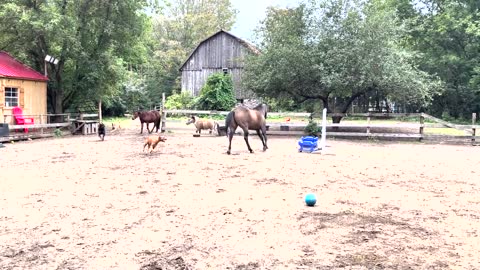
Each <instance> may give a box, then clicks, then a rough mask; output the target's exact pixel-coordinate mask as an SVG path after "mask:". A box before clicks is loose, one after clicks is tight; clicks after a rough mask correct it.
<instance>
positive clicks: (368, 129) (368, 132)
mask: <svg viewBox="0 0 480 270" xmlns="http://www.w3.org/2000/svg"><path fill="white" fill-rule="evenodd" d="M367 135H370V113H368V116H367Z"/></svg>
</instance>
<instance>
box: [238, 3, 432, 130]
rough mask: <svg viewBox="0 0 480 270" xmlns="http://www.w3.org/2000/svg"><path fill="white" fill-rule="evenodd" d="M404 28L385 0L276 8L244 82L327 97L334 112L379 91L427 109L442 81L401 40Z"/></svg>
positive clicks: (304, 96)
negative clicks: (423, 67) (421, 67)
mask: <svg viewBox="0 0 480 270" xmlns="http://www.w3.org/2000/svg"><path fill="white" fill-rule="evenodd" d="M403 30H404V29H403V28H402V27H401V24H400V23H399V21H398V19H397V17H396V15H395V11H394V10H393V9H391V8H390V9H389V8H388V5H385V1H382V0H371V1H368V2H366V3H363V2H361V1H334V0H325V1H319V2H317V1H309V2H308V3H307V4H302V5H300V6H299V7H297V8H292V9H276V8H270V9H269V11H268V16H267V18H266V20H265V21H264V22H263V23H262V25H261V27H260V28H259V30H258V32H259V35H258V36H259V38H260V39H261V42H260V45H259V46H260V48H261V50H262V54H261V55H260V56H258V57H249V58H247V67H246V70H245V84H246V86H247V87H248V88H250V89H252V90H253V91H255V92H256V93H258V94H259V95H260V96H270V97H278V98H285V97H286V96H287V97H290V98H293V99H295V100H296V101H297V102H304V101H307V100H320V101H321V102H322V104H323V107H324V108H327V110H328V112H329V113H332V112H339V113H346V112H347V110H348V109H349V107H350V106H351V104H352V102H353V101H354V100H355V99H357V98H358V97H361V96H365V95H369V94H372V93H380V94H381V95H383V96H385V97H386V98H388V99H389V100H391V101H399V102H402V103H407V104H410V105H412V106H415V107H417V108H421V107H423V106H425V105H427V104H428V103H429V101H430V100H431V98H432V95H433V94H434V93H436V92H438V91H440V89H441V88H440V86H439V85H440V84H439V82H438V81H437V80H435V79H433V78H432V77H431V76H430V75H429V74H427V73H426V72H423V71H421V70H419V69H418V68H417V67H416V65H415V63H414V56H415V53H414V52H413V51H410V50H406V49H404V48H403V47H402V46H401V42H402V37H403V35H402V31H403ZM333 120H334V122H339V121H340V120H341V117H334V119H333Z"/></svg>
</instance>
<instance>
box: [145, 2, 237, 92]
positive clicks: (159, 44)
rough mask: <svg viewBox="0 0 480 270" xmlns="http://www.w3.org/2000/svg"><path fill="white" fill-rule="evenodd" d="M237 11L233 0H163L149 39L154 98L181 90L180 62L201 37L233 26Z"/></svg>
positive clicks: (149, 80) (149, 78) (149, 73)
mask: <svg viewBox="0 0 480 270" xmlns="http://www.w3.org/2000/svg"><path fill="white" fill-rule="evenodd" d="M236 13H237V11H236V10H235V9H234V8H233V7H232V4H231V1H230V0H202V1H199V0H193V1H192V0H175V1H163V8H162V9H161V12H159V13H158V14H155V15H154V20H153V28H152V33H151V40H152V42H149V44H150V45H149V50H150V53H151V56H152V57H151V59H150V60H149V68H148V71H147V73H146V83H147V91H148V92H149V95H150V96H151V98H152V100H155V99H157V101H160V98H161V96H162V93H166V95H167V96H169V95H171V94H174V93H179V92H180V91H181V89H180V71H179V68H180V66H181V65H182V64H183V62H184V61H185V60H186V59H187V57H188V55H189V54H190V53H191V52H192V51H193V50H194V49H195V47H196V46H197V45H198V43H200V41H202V40H203V39H205V38H207V37H208V36H210V35H212V34H213V33H215V32H217V31H219V30H220V29H224V30H230V29H231V27H232V25H233V23H234V22H235V16H236Z"/></svg>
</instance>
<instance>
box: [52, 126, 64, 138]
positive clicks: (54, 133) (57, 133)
mask: <svg viewBox="0 0 480 270" xmlns="http://www.w3.org/2000/svg"><path fill="white" fill-rule="evenodd" d="M53 135H54V136H55V137H57V138H59V137H62V135H63V133H62V131H61V130H60V129H58V128H56V129H55V130H54V131H53Z"/></svg>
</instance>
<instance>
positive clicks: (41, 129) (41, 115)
mask: <svg viewBox="0 0 480 270" xmlns="http://www.w3.org/2000/svg"><path fill="white" fill-rule="evenodd" d="M40 124H43V114H40ZM40 134H43V127H41V128H40Z"/></svg>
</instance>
